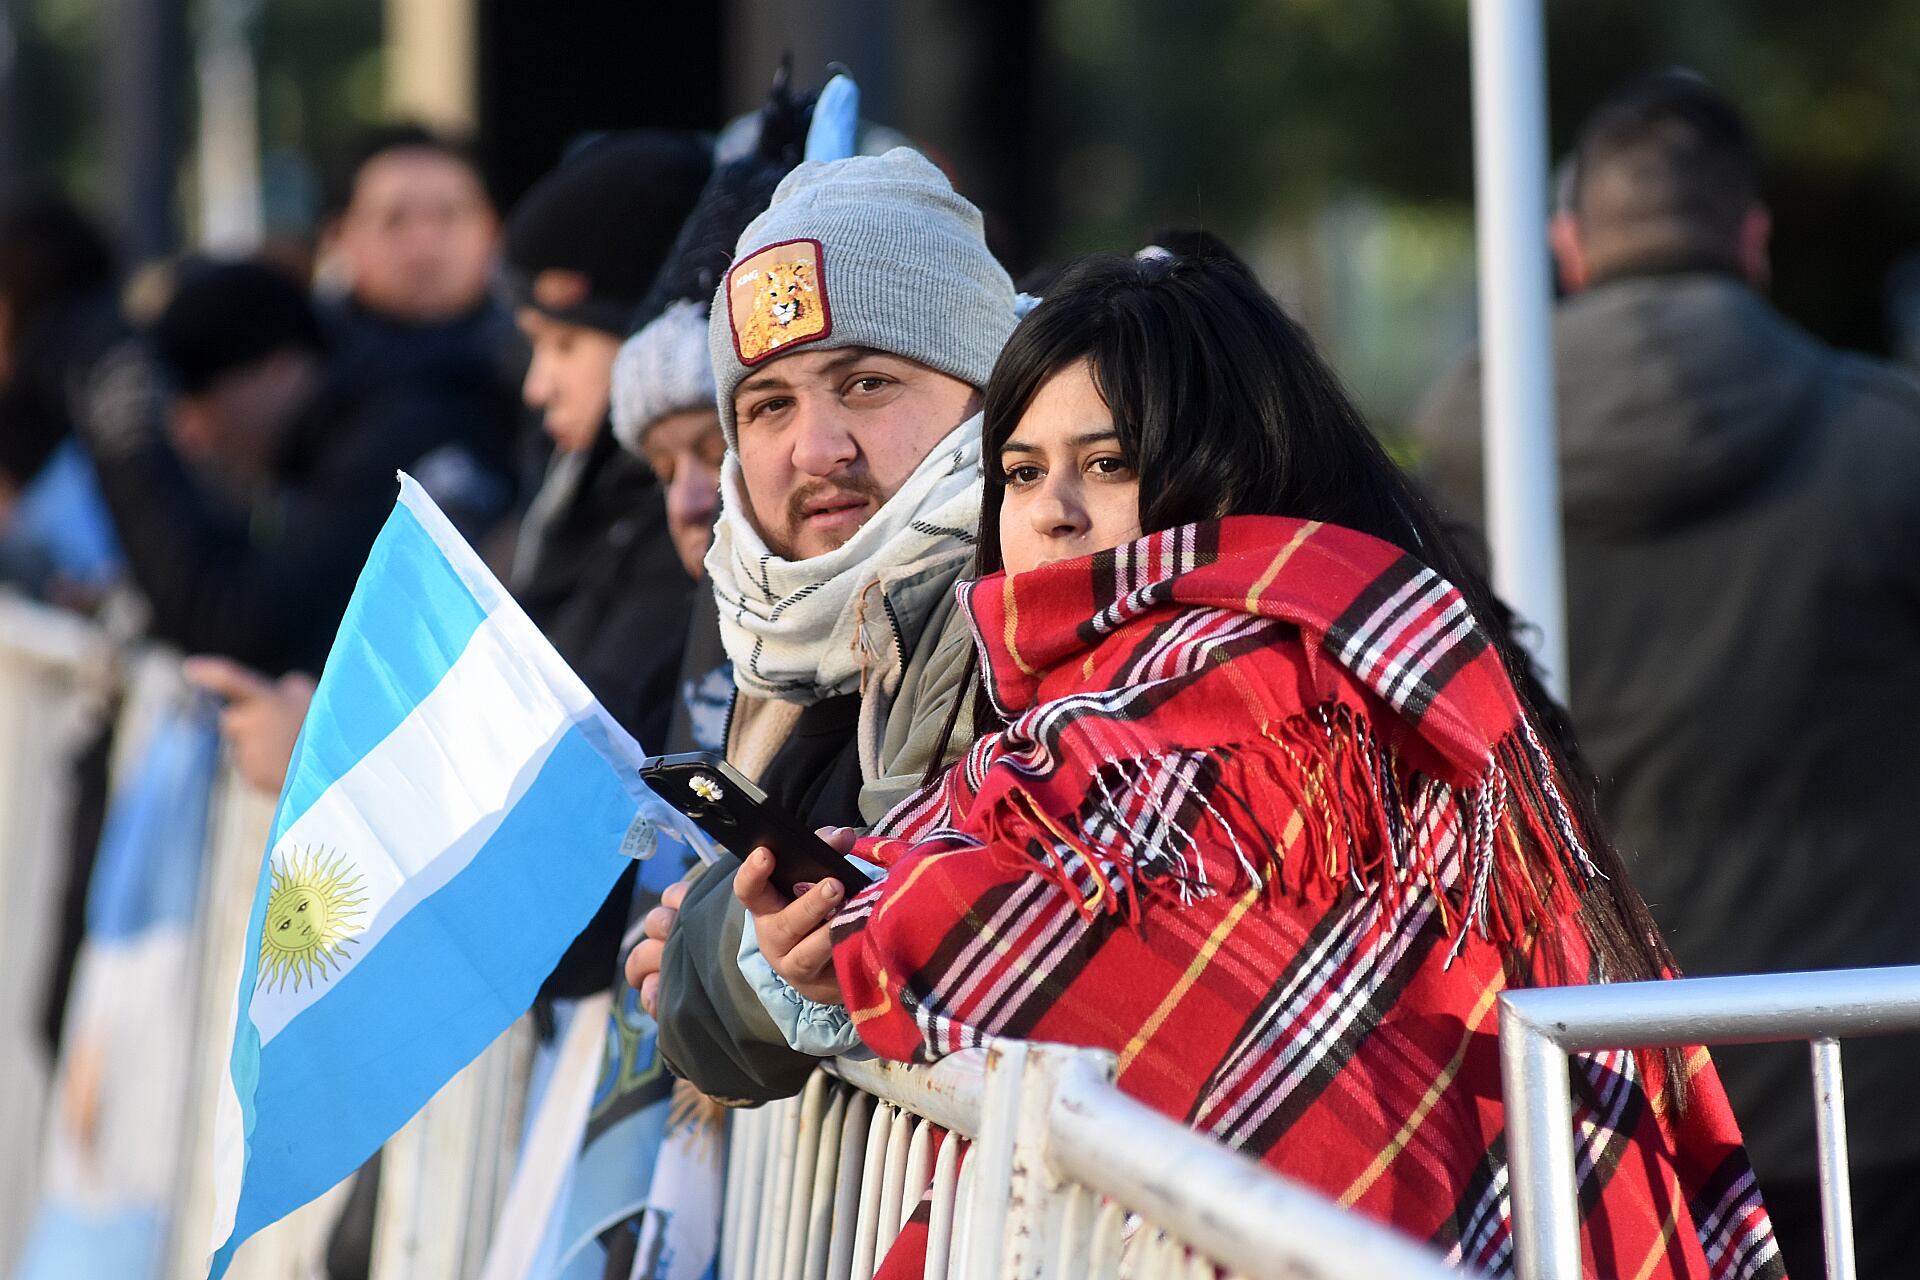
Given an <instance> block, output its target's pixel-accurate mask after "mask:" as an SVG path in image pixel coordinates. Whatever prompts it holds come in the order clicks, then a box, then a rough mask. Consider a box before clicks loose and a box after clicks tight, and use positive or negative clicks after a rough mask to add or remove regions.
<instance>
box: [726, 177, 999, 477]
mask: <svg viewBox="0 0 1920 1280" xmlns="http://www.w3.org/2000/svg"><path fill="white" fill-rule="evenodd" d="M1014 322H1015V316H1014V302H1013V281H1012V280H1010V279H1009V278H1008V277H1007V273H1006V270H1005V268H1003V267H1002V266H1001V265H1000V264H999V262H997V261H996V260H995V259H994V256H993V254H992V253H990V252H988V250H987V241H986V235H985V232H984V229H983V226H982V223H981V219H980V211H979V210H978V209H976V208H974V207H973V205H971V204H970V203H968V202H967V201H966V200H965V199H963V198H962V197H961V196H960V195H958V194H956V193H955V191H954V189H953V187H952V185H951V184H950V183H949V182H948V181H947V179H946V176H945V175H944V174H942V173H941V172H940V170H939V169H937V168H935V167H934V165H933V163H932V162H931V161H929V160H928V159H927V158H926V157H925V156H922V155H921V154H919V153H918V152H916V151H911V150H908V149H907V148H905V147H896V148H894V149H893V150H892V151H889V152H887V153H886V154H885V155H882V156H851V157H849V158H847V159H845V160H833V161H828V162H825V163H821V162H814V161H810V162H808V163H806V164H802V165H800V166H799V167H798V168H796V169H795V170H794V171H793V172H792V173H790V174H788V175H787V176H786V178H785V179H784V180H783V181H782V182H781V183H780V186H779V188H778V189H777V190H775V191H774V193H773V203H772V204H771V205H769V206H768V208H767V211H766V212H765V213H763V214H761V215H760V216H759V217H757V218H755V219H754V220H753V221H752V222H751V223H749V224H748V226H747V229H746V231H744V232H743V233H742V234H741V236H740V244H739V248H738V250H737V252H736V253H735V255H734V259H733V266H732V267H731V268H730V269H729V270H728V271H727V274H726V276H725V277H724V278H723V279H722V280H721V282H720V288H719V291H718V293H717V294H716V295H715V297H714V304H713V314H712V317H711V319H710V321H709V326H708V333H707V340H708V346H709V349H710V350H711V352H712V354H713V372H714V382H715V390H716V392H717V393H718V399H719V407H720V425H721V427H722V428H723V429H724V430H725V431H726V436H727V444H728V445H729V446H737V444H738V440H737V438H736V435H735V430H734V418H733V390H734V388H735V387H737V386H739V385H740V383H741V381H742V380H743V379H745V378H746V377H747V375H748V373H749V372H751V370H752V369H753V367H754V366H756V365H759V364H762V363H764V362H765V361H768V360H771V359H773V358H774V357H776V356H780V355H785V354H786V353H787V352H789V351H793V350H798V349H800V348H802V347H806V348H808V349H810V350H815V351H826V350H832V349H834V348H837V347H871V348H873V349H874V350H876V351H885V352H888V353H890V354H892V355H898V356H905V357H906V358H907V359H909V360H915V361H918V362H919V363H921V364H924V365H926V366H927V367H928V368H931V369H938V370H939V371H940V372H942V373H945V374H950V375H952V376H953V377H956V378H959V379H960V380H962V381H963V382H967V383H970V384H971V385H973V386H975V387H982V388H984V387H985V386H986V385H987V375H988V374H990V373H991V372H992V371H993V362H994V361H995V359H997V358H998V357H999V355H1000V348H1001V347H1002V346H1004V345H1005V344H1006V341H1007V335H1009V334H1011V333H1012V332H1013V326H1014Z"/></svg>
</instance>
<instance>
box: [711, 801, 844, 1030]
mask: <svg viewBox="0 0 1920 1280" xmlns="http://www.w3.org/2000/svg"><path fill="white" fill-rule="evenodd" d="M819 834H820V838H821V839H822V840H825V841H826V842H827V843H828V844H830V845H832V846H833V847H834V848H835V849H838V850H839V851H840V852H842V853H845V852H846V851H847V850H848V849H851V848H852V847H853V840H854V836H855V834H856V833H855V832H854V831H853V829H852V828H850V827H822V828H820V833H819ZM772 877H773V852H772V851H771V850H769V849H764V848H762V849H755V850H754V851H753V856H752V857H750V858H748V859H747V860H746V861H745V862H743V863H741V864H740V870H739V871H738V872H736V873H735V874H734V877H733V896H734V897H736V898H738V899H740V901H741V902H742V903H744V904H745V905H746V908H747V911H748V913H749V914H751V915H752V916H753V931H754V934H755V936H757V937H758V938H759V940H760V952H761V954H762V955H764V956H766V958H767V963H768V964H770V965H772V966H773V971H774V972H775V973H777V974H779V975H780V976H781V977H782V978H785V979H786V980H787V982H788V984H789V985H791V986H792V987H793V989H794V990H795V991H798V992H799V993H800V994H801V995H803V996H805V997H806V998H807V999H809V1000H812V1001H813V1002H814V1003H816V1004H844V1003H845V1000H844V999H843V997H842V996H841V994H840V979H839V978H838V977H837V976H836V975H835V974H834V972H833V939H832V937H830V936H829V935H828V932H827V921H828V920H831V919H832V918H833V913H834V912H836V911H838V910H839V909H840V907H841V905H842V904H843V903H844V902H845V901H846V898H847V890H846V886H844V885H842V884H841V883H840V882H839V881H838V880H832V879H828V880H822V881H821V882H820V883H818V884H816V885H813V886H811V887H810V888H808V889H807V891H806V892H805V893H803V894H801V895H800V896H799V897H798V898H795V899H792V900H789V899H788V898H787V895H786V894H784V893H782V892H781V891H780V890H779V889H778V888H776V887H775V886H774V884H773V879H772Z"/></svg>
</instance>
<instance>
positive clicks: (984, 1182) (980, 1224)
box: [966, 1040, 1114, 1280]
mask: <svg viewBox="0 0 1920 1280" xmlns="http://www.w3.org/2000/svg"><path fill="white" fill-rule="evenodd" d="M1077 1062H1086V1063H1089V1064H1091V1065H1092V1066H1093V1067H1094V1069H1095V1070H1096V1071H1097V1072H1098V1073H1099V1076H1100V1078H1101V1079H1102V1080H1107V1081H1111V1080H1112V1079H1113V1076H1114V1057H1113V1055H1112V1054H1111V1053H1107V1052H1105V1051H1103V1050H1098V1049H1077V1048H1071V1047H1068V1046H1066V1045H1057V1044H1032V1043H1027V1042H1024V1041H1018V1040H1002V1041H996V1042H995V1043H994V1044H993V1046H992V1047H990V1048H989V1049H988V1050H987V1089H986V1100H985V1105H984V1107H983V1108H982V1111H981V1117H980V1138H979V1140H978V1141H977V1142H975V1143H974V1146H973V1152H972V1154H971V1155H970V1156H969V1157H968V1161H969V1163H970V1164H972V1165H973V1166H974V1183H973V1214H974V1216H973V1221H972V1226H971V1232H972V1234H973V1237H974V1241H975V1247H973V1248H972V1249H970V1250H969V1251H968V1257H967V1263H968V1272H967V1278H966V1280H989V1277H1007V1278H1008V1280H1037V1278H1038V1277H1041V1276H1044V1275H1047V1274H1048V1273H1049V1268H1050V1267H1051V1266H1052V1265H1053V1264H1054V1262H1055V1261H1057V1260H1058V1258H1059V1254H1060V1243H1061V1235H1062V1232H1063V1230H1064V1228H1065V1224H1064V1223H1063V1221H1062V1214H1063V1210H1064V1209H1065V1206H1066V1201H1067V1192H1068V1191H1069V1190H1070V1189H1071V1184H1069V1183H1068V1182H1067V1181H1066V1180H1065V1179H1064V1178H1062V1176H1061V1175H1060V1174H1058V1173H1056V1172H1055V1171H1054V1170H1053V1168H1052V1167H1051V1166H1050V1165H1049V1163H1048V1161H1047V1153H1046V1145H1047V1129H1048V1123H1049V1121H1048V1116H1049V1112H1050V1111H1051V1109H1052V1106H1053V1095H1054V1091H1055V1089H1056V1088H1057V1087H1058V1085H1059V1082H1060V1080H1061V1078H1062V1075H1063V1073H1064V1072H1065V1071H1066V1070H1067V1068H1068V1066H1069V1065H1070V1064H1073V1063H1077ZM996 1241H997V1242H998V1247H997V1248H994V1247H992V1244H993V1242H996ZM981 1245H987V1246H988V1247H985V1248H982V1247H980V1246H981Z"/></svg>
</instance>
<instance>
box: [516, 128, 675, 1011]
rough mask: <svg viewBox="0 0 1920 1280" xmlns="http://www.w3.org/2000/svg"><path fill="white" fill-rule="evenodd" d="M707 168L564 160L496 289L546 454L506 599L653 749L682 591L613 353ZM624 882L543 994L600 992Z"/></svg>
mask: <svg viewBox="0 0 1920 1280" xmlns="http://www.w3.org/2000/svg"><path fill="white" fill-rule="evenodd" d="M711 169H712V151H711V148H710V146H709V145H708V143H707V141H706V140H705V139H704V138H703V137H701V136H699V135H695V134H688V133H678V132H666V131H660V130H645V131H636V132H632V133H624V134H614V135H607V136H603V137H600V138H596V139H594V140H592V141H591V142H588V143H586V144H585V145H582V146H580V147H577V148H575V149H574V151H573V152H572V153H571V154H569V155H568V156H567V157H566V158H565V159H564V160H562V161H561V163H560V165H559V166H558V167H557V168H556V169H554V170H553V172H551V173H549V174H548V175H547V176H546V177H545V178H543V179H541V180H540V181H539V182H538V183H536V184H535V185H534V187H533V189H532V190H531V191H529V192H528V193H527V195H526V196H525V197H524V198H522V200H521V201H520V203H519V205H518V206H516V207H515V209H514V210H513V213H512V214H511V216H510V217H509V218H508V221H507V236H506V262H505V265H504V268H503V271H502V276H503V284H504V291H505V293H506V295H507V300H508V302H509V303H510V305H511V306H512V308H513V315H514V321H515V323H516V324H517V325H519V327H520V331H521V333H522V334H524V335H525V337H526V339H527V341H528V343H529V344H530V345H531V346H532V348H533V359H532V362H531V363H530V365H529V366H528V369H527V376H526V381H525V383H524V384H523V386H522V396H523V398H524V399H525V401H526V403H527V405H528V407H529V408H532V409H534V410H536V411H538V412H539V413H540V414H541V415H542V419H543V423H542V425H543V426H544V428H545V430H546V433H547V435H548V437H549V438H550V439H551V440H552V441H553V446H554V455H553V459H552V462H551V463H550V464H549V466H548V469H547V474H546V477H545V479H544V481H543V482H542V484H541V486H540V490H539V492H538V493H536V494H535V495H534V498H533V502H532V506H531V507H530V509H529V510H528V512H527V516H526V519H525V521H524V522H523V525H522V528H521V534H520V539H519V544H518V547H517V549H516V552H515V555H514V563H513V571H512V573H511V575H510V577H509V584H510V586H511V587H512V589H513V592H514V595H515V597H516V598H517V599H518V600H519V602H520V604H521V605H522V607H524V608H525V609H526V610H527V613H528V615H529V616H530V617H532V619H533V620H534V622H535V623H537V624H538V625H539V626H540V628H541V630H542V631H544V632H545V633H546V636H547V638H548V639H549V640H551V641H552V642H553V645H554V647H555V648H556V649H558V650H559V652H560V655H561V656H562V657H563V658H565V659H566V660H567V662H568V664H569V665H570V666H572V667H573V669H574V670H575V671H576V672H577V673H578V674H579V676H580V678H581V679H582V680H583V681H585V682H586V685H587V687H588V688H589V689H591V690H592V691H593V694H594V696H595V697H597V698H598V699H599V700H600V702H601V704H602V705H603V706H605V707H606V709H607V711H608V712H609V713H610V714H612V715H613V717H614V718H615V719H616V720H618V721H619V722H620V723H621V725H623V726H624V727H625V728H626V729H627V731H628V732H630V733H632V734H633V735H634V737H635V739H637V740H638V741H639V743H640V744H641V746H642V747H644V748H646V749H649V750H656V751H657V750H659V748H660V745H661V743H662V742H663V740H664V738H665V735H666V729H667V721H668V718H669V717H670V716H671V714H672V711H673V707H674V704H675V700H676V692H677V679H678V675H679V669H680V654H681V649H682V645H683V642H684V639H685V636H686V631H687V622H688V617H689V610H690V607H691V595H692V583H691V582H690V581H689V580H688V578H687V575H686V573H685V572H684V571H683V570H682V568H681V566H680V560H679V557H678V555H677V554H676V553H675V551H674V546H673V541H672V538H671V537H670V535H669V533H668V530H667V519H666V506H665V502H664V500H663V498H662V496H661V491H660V487H659V485H658V484H657V483H655V481H654V477H653V473H652V472H651V471H650V470H649V469H648V468H647V466H646V464H645V463H643V462H641V461H640V460H639V459H637V458H635V457H634V456H633V455H631V454H629V453H628V452H626V451H625V450H624V449H622V448H621V447H620V446H619V443H618V442H617V441H616V440H615V439H614V436H613V432H612V430H611V427H610V424H609V420H608V408H609V405H610V402H611V395H612V375H613V361H614V356H615V355H616V354H617V353H618V351H619V349H620V343H621V341H622V340H623V339H624V338H625V337H626V335H627V332H628V329H629V326H630V323H631V321H632V319H633V315H634V312H635V310H636V308H637V307H638V306H639V304H640V302H641V300H642V299H643V298H644V297H645V295H646V293H647V289H648V286H649V285H651V284H652V283H653V280H654V277H655V276H657V275H658V274H659V272H660V267H661V264H662V262H663V261H664V259H665V258H666V255H667V250H668V248H669V247H670V246H671V245H672V244H673V242H674V238H675V236H676V235H677V234H678V233H679V231H680V227H681V224H682V223H683V222H685V221H686V218H687V215H688V214H689V213H691V212H692V210H693V207H694V202H695V200H696V199H697V198H698V197H699V194H700V191H701V189H702V187H703V186H704V185H705V183H706V180H707V176H708V174H709V172H710V171H711ZM630 893H631V885H630V884H629V883H628V881H627V880H626V879H624V878H623V880H622V882H621V884H620V885H618V886H616V887H615V889H614V891H613V893H612V895H610V896H609V898H608V902H607V907H606V909H605V910H604V911H602V912H601V914H600V916H599V917H597V918H596V920H595V921H594V922H593V923H592V924H590V925H589V926H588V928H587V930H586V931H585V932H583V933H582V934H581V936H580V938H579V940H578V941H577V942H576V943H575V945H574V947H573V949H572V950H570V951H569V952H568V954H567V956H566V957H565V958H563V959H562V961H561V963H560V966H559V967H558V968H557V969H556V971H555V973H554V975H553V976H552V977H551V978H550V979H549V980H548V983H547V985H546V987H545V988H544V990H543V996H544V997H546V998H556V997H567V998H570V997H578V996H583V995H587V994H590V993H592V992H594V991H597V990H603V989H605V987H606V985H607V981H608V977H609V975H610V974H611V973H612V972H613V970H614V967H615V965H616V961H617V957H616V955H615V953H616V951H617V948H618V943H619V936H620V928H621V925H622V924H623V922H624V920H625V916H626V906H627V898H628V897H629V896H630Z"/></svg>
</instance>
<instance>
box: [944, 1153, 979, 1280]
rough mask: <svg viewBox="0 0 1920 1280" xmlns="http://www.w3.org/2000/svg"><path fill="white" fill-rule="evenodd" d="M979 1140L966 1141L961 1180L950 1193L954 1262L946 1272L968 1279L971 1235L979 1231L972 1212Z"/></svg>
mask: <svg viewBox="0 0 1920 1280" xmlns="http://www.w3.org/2000/svg"><path fill="white" fill-rule="evenodd" d="M978 1145H979V1144H978V1143H972V1144H969V1145H968V1147H967V1151H966V1157H965V1159H963V1160H962V1161H961V1162H960V1181H959V1183H958V1185H957V1186H956V1187H955V1189H954V1195H953V1266H952V1268H951V1270H950V1271H949V1275H951V1276H953V1277H956V1280H968V1277H970V1276H972V1275H973V1267H974V1261H973V1259H974V1254H975V1253H976V1252H977V1250H976V1249H975V1247H974V1239H975V1237H976V1236H978V1235H979V1234H980V1215H979V1214H977V1213H975V1212H974V1208H973V1203H974V1198H975V1195H976V1194H977V1191H978V1187H979V1179H977V1178H976V1177H975V1176H974V1152H975V1151H976V1150H977V1148H978Z"/></svg>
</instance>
